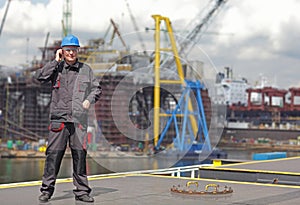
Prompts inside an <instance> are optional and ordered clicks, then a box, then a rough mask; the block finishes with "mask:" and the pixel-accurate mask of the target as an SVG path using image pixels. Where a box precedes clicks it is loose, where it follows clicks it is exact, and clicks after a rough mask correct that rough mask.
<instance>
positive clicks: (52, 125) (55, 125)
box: [49, 122, 65, 132]
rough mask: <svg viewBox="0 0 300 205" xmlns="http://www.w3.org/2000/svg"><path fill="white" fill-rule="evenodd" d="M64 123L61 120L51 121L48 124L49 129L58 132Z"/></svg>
mask: <svg viewBox="0 0 300 205" xmlns="http://www.w3.org/2000/svg"><path fill="white" fill-rule="evenodd" d="M64 127H65V123H63V122H51V123H50V125H49V130H51V131H52V132H60V131H62V130H63V129H64Z"/></svg>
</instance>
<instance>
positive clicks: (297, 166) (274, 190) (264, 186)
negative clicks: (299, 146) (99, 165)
mask: <svg viewBox="0 0 300 205" xmlns="http://www.w3.org/2000/svg"><path fill="white" fill-rule="evenodd" d="M209 169H210V172H212V173H213V172H218V173H223V175H225V176H226V172H227V171H228V170H229V169H231V171H232V170H234V169H239V170H243V171H242V172H241V173H239V175H236V176H235V178H234V177H232V178H231V179H230V180H228V179H222V177H220V176H222V174H221V175H216V174H215V175H214V176H205V174H204V173H201V171H203V170H205V171H207V170H209ZM298 171H300V157H294V158H285V159H278V160H266V161H251V162H244V163H237V164H227V165H221V166H218V167H204V168H200V169H199V173H200V177H201V178H198V177H197V178H193V179H191V178H187V177H171V176H163V175H151V174H140V173H132V174H130V173H124V174H122V173H120V174H115V175H98V176H90V177H89V181H90V186H91V187H92V189H93V191H92V193H91V195H92V196H93V197H94V199H95V202H94V203H89V204H99V205H100V204H105V205H118V204H122V205H135V204H136V205H140V204H143V205H148V204H149V205H150V204H151V205H153V204H159V205H160V204H172V205H179V204H180V205H183V204H184V205H194V204H202V205H229V204H236V205H267V204H271V205H282V204H299V200H300V186H298V185H295V184H280V183H278V184H276V183H275V184H274V183H270V182H268V181H267V182H262V181H250V180H248V181H247V180H241V179H243V178H244V177H246V178H247V175H248V174H249V173H256V174H259V173H260V172H268V173H276V174H284V175H286V176H298V179H299V178H300V177H299V173H298ZM210 172H208V173H210ZM202 175H203V176H202ZM229 175H230V174H229ZM209 177H210V178H209ZM216 177H217V178H218V177H220V178H218V179H216ZM225 178H226V177H225ZM188 181H196V182H198V184H199V187H200V189H201V190H202V189H203V190H204V189H205V186H206V185H207V184H218V185H220V187H224V186H225V185H226V186H228V187H231V188H232V189H233V193H230V194H223V195H198V196H196V195H184V194H179V193H173V192H171V191H170V189H171V188H172V187H173V186H174V185H175V186H177V185H182V186H185V184H186V183H187V182H188ZM279 181H280V180H279ZM40 184H41V182H40V181H34V182H24V183H12V184H2V185H0V199H1V204H5V205H18V204H22V205H23V204H31V205H34V204H48V205H69V204H76V205H78V204H87V203H82V202H76V201H75V199H74V195H73V193H72V189H73V188H74V187H73V184H72V180H71V179H59V180H58V181H57V185H56V191H55V194H54V196H53V197H52V199H51V200H50V201H49V202H48V203H39V202H38V196H39V194H40V193H39V187H40Z"/></svg>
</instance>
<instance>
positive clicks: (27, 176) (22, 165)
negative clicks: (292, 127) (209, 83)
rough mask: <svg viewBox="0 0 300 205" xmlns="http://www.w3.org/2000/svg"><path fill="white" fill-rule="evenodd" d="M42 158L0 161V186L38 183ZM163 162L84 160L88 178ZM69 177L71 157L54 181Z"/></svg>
mask: <svg viewBox="0 0 300 205" xmlns="http://www.w3.org/2000/svg"><path fill="white" fill-rule="evenodd" d="M226 152H227V154H228V157H227V158H228V159H235V160H251V159H252V155H253V153H254V152H253V151H247V150H246V151H241V150H227V151H226ZM299 155H300V153H298V152H288V153H287V156H288V157H293V156H299ZM44 163H45V159H44V158H0V164H1V166H0V184H5V183H13V182H24V181H36V180H41V178H42V175H43V169H44ZM197 163H199V164H200V162H199V161H197V160H192V161H191V160H180V161H178V162H177V163H176V164H174V165H173V166H184V165H192V164H197ZM169 167H170V163H169V162H168V161H167V160H166V161H163V160H157V159H155V158H152V157H144V158H139V159H138V160H137V158H125V157H120V158H105V157H104V158H100V159H96V160H95V159H94V158H87V173H88V175H98V174H107V173H113V172H127V171H138V170H152V169H161V168H169ZM68 177H72V158H71V157H64V159H63V161H62V165H61V168H60V172H59V175H58V178H68Z"/></svg>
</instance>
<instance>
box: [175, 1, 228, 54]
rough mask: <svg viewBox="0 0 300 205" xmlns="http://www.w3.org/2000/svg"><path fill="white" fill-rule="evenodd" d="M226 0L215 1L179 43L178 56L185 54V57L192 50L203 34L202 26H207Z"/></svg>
mask: <svg viewBox="0 0 300 205" xmlns="http://www.w3.org/2000/svg"><path fill="white" fill-rule="evenodd" d="M226 1H227V0H215V1H214V5H213V6H212V8H211V10H209V11H208V13H207V14H206V15H205V17H204V18H203V19H202V21H201V22H200V23H199V24H197V25H196V26H195V28H194V29H193V30H191V32H189V33H188V34H187V35H186V37H185V38H183V41H182V42H181V43H180V49H179V54H183V53H185V54H186V55H187V54H188V53H189V52H190V50H192V48H193V47H194V46H195V44H196V43H197V40H199V38H200V35H199V34H201V33H203V29H204V26H207V24H208V22H209V21H211V20H212V18H213V17H215V16H216V14H217V11H218V10H219V8H220V7H221V6H222V5H223V4H225V3H226Z"/></svg>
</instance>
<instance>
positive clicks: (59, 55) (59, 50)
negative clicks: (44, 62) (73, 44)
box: [55, 48, 63, 62]
mask: <svg viewBox="0 0 300 205" xmlns="http://www.w3.org/2000/svg"><path fill="white" fill-rule="evenodd" d="M62 55H63V51H62V49H61V48H60V49H58V50H57V51H56V54H55V60H56V61H57V62H60V61H61V60H62Z"/></svg>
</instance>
